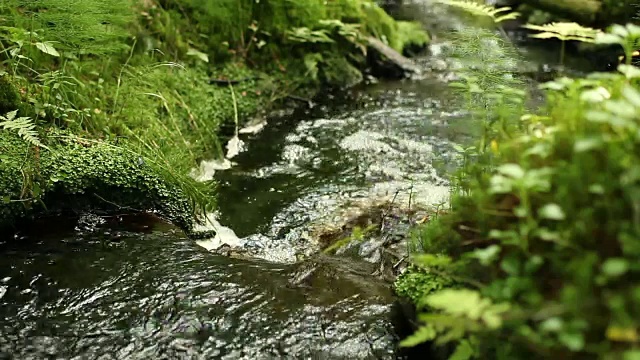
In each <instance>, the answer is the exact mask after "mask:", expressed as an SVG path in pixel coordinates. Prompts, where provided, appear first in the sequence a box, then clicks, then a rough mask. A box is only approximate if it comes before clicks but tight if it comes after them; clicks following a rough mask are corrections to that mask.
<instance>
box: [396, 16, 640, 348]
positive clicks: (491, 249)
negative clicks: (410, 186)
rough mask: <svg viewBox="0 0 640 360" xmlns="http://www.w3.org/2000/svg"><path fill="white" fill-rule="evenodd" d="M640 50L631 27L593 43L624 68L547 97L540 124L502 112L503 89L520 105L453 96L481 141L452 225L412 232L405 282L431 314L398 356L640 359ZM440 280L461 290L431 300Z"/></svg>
mask: <svg viewBox="0 0 640 360" xmlns="http://www.w3.org/2000/svg"><path fill="white" fill-rule="evenodd" d="M639 38H640V27H637V26H633V25H628V26H625V27H623V26H616V27H614V28H613V29H612V32H611V33H608V34H607V35H606V36H599V37H598V38H596V40H595V41H596V42H606V43H612V44H618V45H621V46H622V47H623V48H624V50H625V53H626V54H628V56H629V58H628V59H627V64H622V65H620V66H619V68H618V71H617V72H614V73H597V74H591V75H589V76H587V77H585V78H578V79H570V78H567V77H561V78H559V79H557V80H555V81H552V82H549V83H546V84H544V85H542V86H541V89H542V90H543V91H544V93H545V95H546V98H547V101H546V104H545V105H544V106H543V107H541V108H540V109H537V110H536V111H532V112H529V111H527V110H526V109H524V108H522V107H519V106H516V104H513V103H512V102H496V96H495V93H494V90H492V89H496V88H500V87H502V90H500V91H502V92H503V94H510V97H509V99H511V100H513V99H514V98H516V95H517V94H518V91H515V90H518V89H512V88H511V87H513V86H516V85H517V83H514V82H505V81H502V82H497V78H494V79H493V80H491V82H487V83H483V82H480V81H478V77H471V76H469V74H465V80H464V81H463V82H462V83H458V84H457V85H456V86H457V87H458V88H460V89H463V93H464V94H466V96H467V101H468V106H469V108H470V109H471V110H473V111H474V114H475V115H476V116H478V117H476V118H475V119H476V120H477V121H480V122H482V123H483V125H484V127H485V132H484V134H483V138H482V139H481V141H480V142H479V146H478V147H468V148H463V147H459V149H458V151H459V152H460V154H461V158H462V160H463V166H462V169H461V170H460V172H459V174H458V175H457V176H456V177H455V179H454V180H455V187H454V190H455V193H454V196H453V197H452V201H451V203H452V206H451V209H450V212H449V214H448V215H444V216H442V217H441V218H440V219H439V220H438V221H434V222H431V223H428V224H426V225H424V227H423V228H422V229H421V230H420V231H418V232H417V234H418V236H417V237H416V239H415V243H414V248H415V249H419V250H420V251H422V252H423V254H422V255H420V253H416V254H414V255H415V258H414V264H415V265H416V266H417V267H418V269H419V270H418V271H414V272H413V273H412V274H411V275H407V277H408V278H407V279H409V280H407V279H403V278H401V279H399V280H398V284H397V286H398V288H399V289H400V290H402V291H403V292H404V294H405V295H407V296H409V297H411V298H412V299H413V300H414V301H415V302H416V303H417V304H418V305H422V308H423V310H422V312H421V314H420V315H419V320H420V321H421V323H422V324H423V325H422V327H421V328H420V329H418V330H417V331H416V333H415V334H414V335H413V336H411V337H410V338H408V339H406V340H405V341H404V342H403V344H404V345H406V346H412V345H416V344H418V343H421V342H425V341H429V342H432V343H433V344H435V345H436V346H442V345H445V344H450V345H453V346H455V351H454V352H453V353H452V354H451V358H453V359H471V358H474V359H532V358H544V359H560V358H562V359H635V358H637V357H638V351H637V344H638V342H640V332H639V331H640V321H639V319H640V285H639V284H638V281H637V279H638V277H639V276H640V241H638V239H639V238H640V206H639V204H640V136H639V134H640V116H639V114H640V82H639V79H640V69H639V68H637V67H635V66H632V65H630V64H629V63H630V61H631V59H630V54H631V52H632V51H633V48H632V47H631V46H629V44H633V43H635V42H636V41H637V39H639ZM519 96H521V97H522V95H519ZM520 102H521V101H518V102H517V103H520ZM480 108H484V109H486V110H484V111H479V109H480ZM471 159H474V160H471ZM434 274H435V275H438V276H443V277H445V278H447V277H448V278H450V279H452V280H454V281H455V283H457V284H459V285H462V287H459V288H452V287H445V288H442V289H440V290H438V289H435V290H434V289H433V285H432V284H433V281H434V279H433V275H434ZM425 293H426V295H425Z"/></svg>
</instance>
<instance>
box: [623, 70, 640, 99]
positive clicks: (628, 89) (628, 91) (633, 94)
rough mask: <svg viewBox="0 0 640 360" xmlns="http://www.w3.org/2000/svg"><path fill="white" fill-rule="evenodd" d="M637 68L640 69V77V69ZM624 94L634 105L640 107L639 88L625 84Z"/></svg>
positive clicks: (639, 75) (639, 72) (639, 73)
mask: <svg viewBox="0 0 640 360" xmlns="http://www.w3.org/2000/svg"><path fill="white" fill-rule="evenodd" d="M634 68H635V66H634ZM635 69H636V70H637V71H638V77H640V69H638V68H635ZM622 96H623V97H624V98H625V99H627V101H629V102H630V103H631V104H633V106H635V107H638V108H640V92H638V90H636V89H634V88H633V87H632V86H630V85H625V86H624V87H623V88H622Z"/></svg>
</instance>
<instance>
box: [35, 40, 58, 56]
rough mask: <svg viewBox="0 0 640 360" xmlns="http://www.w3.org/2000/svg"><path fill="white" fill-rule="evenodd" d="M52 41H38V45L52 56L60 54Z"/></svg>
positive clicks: (39, 48)
mask: <svg viewBox="0 0 640 360" xmlns="http://www.w3.org/2000/svg"><path fill="white" fill-rule="evenodd" d="M51 44H52V43H51V42H48V41H47V42H37V43H36V47H37V48H38V50H40V51H42V52H43V53H45V54H49V55H51V56H56V57H58V56H60V53H59V52H58V50H56V49H55V48H54V47H53V45H51Z"/></svg>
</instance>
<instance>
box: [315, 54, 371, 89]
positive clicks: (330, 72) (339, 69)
mask: <svg viewBox="0 0 640 360" xmlns="http://www.w3.org/2000/svg"><path fill="white" fill-rule="evenodd" d="M321 79H322V82H323V83H324V84H327V85H329V86H331V87H335V88H348V87H352V86H354V85H356V84H359V83H360V82H362V80H363V76H362V72H360V70H358V69H357V68H355V67H354V66H353V65H352V64H351V63H350V62H349V61H347V59H345V58H344V57H341V56H333V57H329V58H328V59H325V60H324V61H323V64H322V76H321Z"/></svg>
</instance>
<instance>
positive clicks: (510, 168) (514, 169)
mask: <svg viewBox="0 0 640 360" xmlns="http://www.w3.org/2000/svg"><path fill="white" fill-rule="evenodd" d="M498 172H500V173H501V174H503V175H506V176H509V177H511V178H514V179H521V178H522V177H524V174H525V172H524V170H523V169H522V167H520V165H518V164H504V165H501V166H500V167H498Z"/></svg>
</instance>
